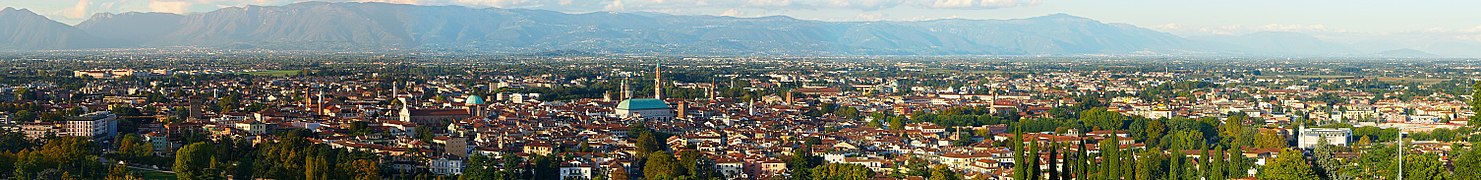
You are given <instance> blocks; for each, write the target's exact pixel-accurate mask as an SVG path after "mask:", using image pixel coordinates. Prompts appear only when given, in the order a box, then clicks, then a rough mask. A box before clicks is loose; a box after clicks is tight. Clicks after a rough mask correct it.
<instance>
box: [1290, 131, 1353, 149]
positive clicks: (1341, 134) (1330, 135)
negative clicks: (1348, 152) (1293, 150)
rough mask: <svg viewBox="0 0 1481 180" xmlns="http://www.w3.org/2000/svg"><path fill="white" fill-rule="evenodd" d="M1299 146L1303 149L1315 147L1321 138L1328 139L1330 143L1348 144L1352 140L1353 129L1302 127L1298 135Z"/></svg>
mask: <svg viewBox="0 0 1481 180" xmlns="http://www.w3.org/2000/svg"><path fill="white" fill-rule="evenodd" d="M1296 136H1297V137H1296V138H1297V139H1298V141H1297V143H1296V145H1297V146H1299V147H1301V148H1302V149H1311V148H1315V147H1316V146H1317V145H1318V144H1319V142H1321V139H1326V140H1327V144H1329V145H1338V146H1347V143H1348V142H1350V141H1352V129H1348V128H1310V129H1306V128H1302V129H1301V130H1300V131H1299V134H1297V135H1296Z"/></svg>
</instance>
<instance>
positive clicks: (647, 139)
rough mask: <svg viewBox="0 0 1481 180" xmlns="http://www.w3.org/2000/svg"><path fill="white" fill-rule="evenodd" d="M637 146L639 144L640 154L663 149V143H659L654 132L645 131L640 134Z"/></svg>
mask: <svg viewBox="0 0 1481 180" xmlns="http://www.w3.org/2000/svg"><path fill="white" fill-rule="evenodd" d="M635 146H637V148H638V154H646V153H652V152H655V151H663V147H662V145H659V142H658V139H657V138H656V137H654V136H653V133H647V132H644V133H641V134H639V135H638V141H637V144H635Z"/></svg>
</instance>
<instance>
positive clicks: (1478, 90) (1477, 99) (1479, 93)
mask: <svg viewBox="0 0 1481 180" xmlns="http://www.w3.org/2000/svg"><path fill="white" fill-rule="evenodd" d="M1478 109H1481V81H1476V84H1474V85H1471V111H1478ZM1471 122H1481V115H1477V116H1471Z"/></svg>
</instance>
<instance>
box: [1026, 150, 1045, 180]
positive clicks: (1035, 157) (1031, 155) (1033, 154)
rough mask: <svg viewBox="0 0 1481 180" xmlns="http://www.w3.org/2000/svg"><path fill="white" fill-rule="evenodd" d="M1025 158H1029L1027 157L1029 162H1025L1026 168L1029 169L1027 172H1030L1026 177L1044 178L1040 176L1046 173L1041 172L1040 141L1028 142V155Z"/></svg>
mask: <svg viewBox="0 0 1481 180" xmlns="http://www.w3.org/2000/svg"><path fill="white" fill-rule="evenodd" d="M1024 158H1028V159H1026V160H1027V162H1025V163H1024V164H1023V165H1024V168H1026V169H1027V172H1028V174H1027V175H1026V176H1025V177H1026V179H1042V178H1040V177H1039V176H1041V175H1043V174H1044V173H1041V172H1039V160H1040V158H1039V142H1038V141H1033V142H1029V143H1028V155H1026V156H1025V157H1024Z"/></svg>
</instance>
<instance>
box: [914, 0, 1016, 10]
mask: <svg viewBox="0 0 1481 180" xmlns="http://www.w3.org/2000/svg"><path fill="white" fill-rule="evenodd" d="M1038 4H1039V0H934V1H932V2H931V3H930V5H929V7H931V8H941V9H997V8H1009V7H1019V6H1029V5H1038Z"/></svg>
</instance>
